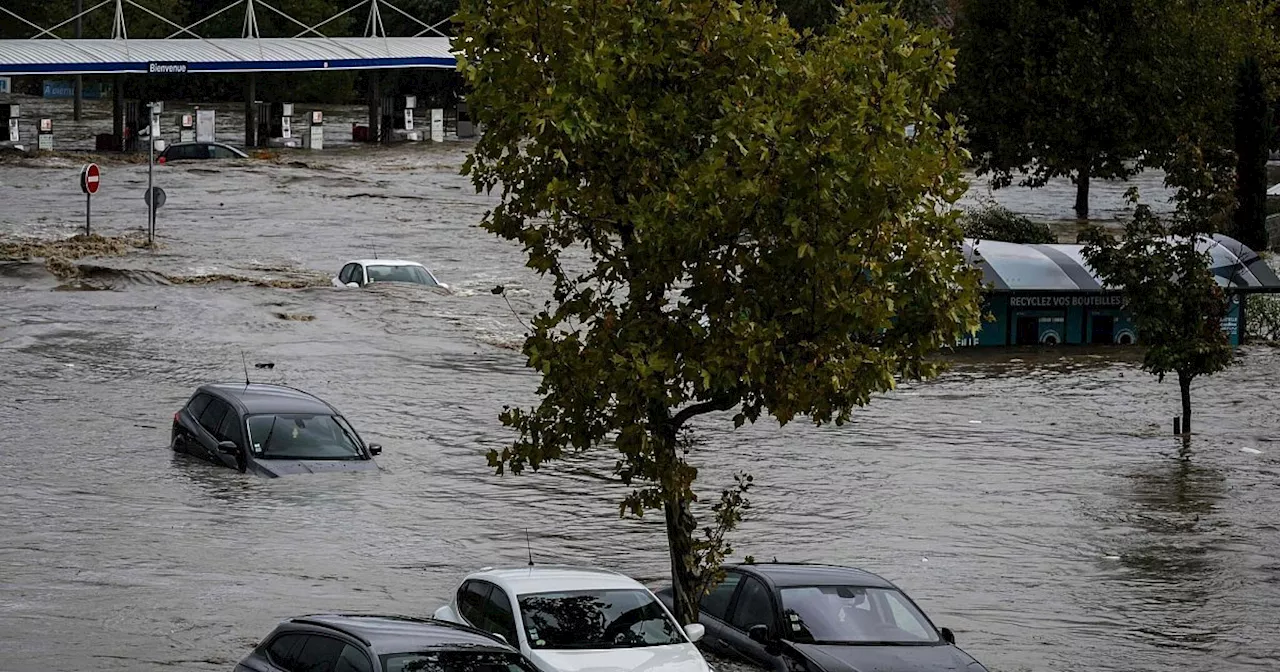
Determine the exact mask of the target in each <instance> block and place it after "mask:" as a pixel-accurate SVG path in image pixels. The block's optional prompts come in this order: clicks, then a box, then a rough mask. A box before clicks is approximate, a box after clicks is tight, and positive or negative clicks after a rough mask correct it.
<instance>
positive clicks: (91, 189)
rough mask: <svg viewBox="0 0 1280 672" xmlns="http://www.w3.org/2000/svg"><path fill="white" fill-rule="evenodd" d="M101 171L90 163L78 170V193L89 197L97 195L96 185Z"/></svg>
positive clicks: (99, 179)
mask: <svg viewBox="0 0 1280 672" xmlns="http://www.w3.org/2000/svg"><path fill="white" fill-rule="evenodd" d="M101 177H102V171H101V170H99V169H98V164H96V163H90V164H88V165H86V166H85V167H84V168H81V169H80V191H83V192H84V193H86V194H89V195H90V196H92V195H94V194H96V193H98V183H99V182H100V181H101Z"/></svg>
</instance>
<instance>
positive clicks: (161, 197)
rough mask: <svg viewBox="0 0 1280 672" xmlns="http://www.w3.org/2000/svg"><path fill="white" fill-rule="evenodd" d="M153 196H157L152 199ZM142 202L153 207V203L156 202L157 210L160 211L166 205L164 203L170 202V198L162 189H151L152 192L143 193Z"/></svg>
mask: <svg viewBox="0 0 1280 672" xmlns="http://www.w3.org/2000/svg"><path fill="white" fill-rule="evenodd" d="M152 194H155V196H154V198H153V197H152ZM142 200H144V201H146V202H147V205H151V201H153V200H154V201H155V202H156V210H159V209H160V206H162V205H164V202H165V201H167V200H169V197H168V195H167V194H165V193H164V189H161V188H160V187H151V190H150V191H144V192H142Z"/></svg>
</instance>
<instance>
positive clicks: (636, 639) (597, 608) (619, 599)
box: [520, 589, 684, 649]
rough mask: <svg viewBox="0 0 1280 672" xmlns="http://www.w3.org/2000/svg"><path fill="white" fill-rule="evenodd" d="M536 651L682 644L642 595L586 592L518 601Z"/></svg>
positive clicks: (646, 594)
mask: <svg viewBox="0 0 1280 672" xmlns="http://www.w3.org/2000/svg"><path fill="white" fill-rule="evenodd" d="M520 616H521V619H522V620H523V622H524V629H525V635H527V636H528V638H529V646H530V647H532V648H534V649H625V648H632V647H638V646H662V645H665V644H682V643H683V642H684V638H683V637H682V636H681V631H680V626H678V625H676V623H675V621H673V620H671V617H670V616H668V615H667V613H666V611H664V610H663V608H662V605H660V604H658V602H657V600H655V599H653V596H652V595H651V594H650V593H649V592H648V591H645V590H625V589H624V590H590V591H585V590H584V591H574V592H564V593H533V594H528V595H521V596H520Z"/></svg>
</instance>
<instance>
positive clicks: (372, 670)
mask: <svg viewBox="0 0 1280 672" xmlns="http://www.w3.org/2000/svg"><path fill="white" fill-rule="evenodd" d="M235 672H538V670H537V668H535V667H534V666H533V664H531V663H530V662H529V661H528V660H527V659H525V657H524V656H522V655H520V652H519V651H516V650H515V649H513V648H511V647H510V646H507V645H506V644H503V643H502V642H501V641H498V640H497V639H494V638H493V637H492V636H490V635H488V634H486V633H484V632H481V631H479V630H476V629H474V628H469V627H467V626H465V625H458V624H456V623H446V622H444V621H435V620H427V619H418V618H408V617H405V616H373V615H361V614H345V615H344V614H330V615H319V616H301V617H298V618H291V619H289V620H287V621H284V622H283V623H281V624H280V625H278V626H276V629H275V630H272V631H271V634H269V635H267V636H266V638H265V639H263V640H262V642H261V643H259V644H258V646H257V648H255V649H254V650H253V652H252V653H250V654H249V655H248V656H247V657H246V658H245V659H244V660H242V661H240V664H239V665H237V666H236V669H235Z"/></svg>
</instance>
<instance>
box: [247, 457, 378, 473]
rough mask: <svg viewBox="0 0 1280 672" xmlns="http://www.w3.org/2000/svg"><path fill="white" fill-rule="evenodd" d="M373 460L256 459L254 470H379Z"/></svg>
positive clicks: (313, 471) (294, 471)
mask: <svg viewBox="0 0 1280 672" xmlns="http://www.w3.org/2000/svg"><path fill="white" fill-rule="evenodd" d="M377 469H378V464H377V463H376V462H374V461H373V460H254V461H253V467H252V471H255V472H257V473H260V474H262V475H263V476H273V477H274V476H288V475H290V474H328V473H333V472H336V471H377Z"/></svg>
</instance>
